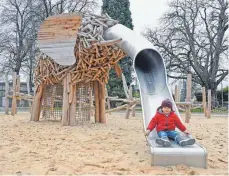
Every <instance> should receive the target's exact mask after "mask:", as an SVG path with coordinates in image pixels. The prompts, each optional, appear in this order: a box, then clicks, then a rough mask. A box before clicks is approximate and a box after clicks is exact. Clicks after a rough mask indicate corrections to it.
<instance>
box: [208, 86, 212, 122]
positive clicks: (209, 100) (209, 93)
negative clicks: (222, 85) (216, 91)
mask: <svg viewBox="0 0 229 176" xmlns="http://www.w3.org/2000/svg"><path fill="white" fill-rule="evenodd" d="M211 102H212V97H211V89H209V90H208V112H207V118H208V119H210V118H211V106H212V105H211Z"/></svg>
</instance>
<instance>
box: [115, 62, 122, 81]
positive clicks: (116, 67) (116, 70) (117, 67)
mask: <svg viewBox="0 0 229 176" xmlns="http://www.w3.org/2000/svg"><path fill="white" fill-rule="evenodd" d="M114 70H115V72H116V75H117V76H118V77H119V78H120V77H121V75H122V69H121V67H120V66H119V64H118V63H116V64H115V65H114Z"/></svg>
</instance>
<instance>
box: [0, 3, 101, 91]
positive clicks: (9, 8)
mask: <svg viewBox="0 0 229 176" xmlns="http://www.w3.org/2000/svg"><path fill="white" fill-rule="evenodd" d="M97 5H98V4H97V1H96V0H5V1H2V2H0V14H1V19H0V24H1V29H0V72H2V73H3V72H12V71H15V72H17V74H19V72H20V71H23V72H24V73H26V74H29V75H30V87H32V75H33V68H34V63H35V55H36V54H37V53H38V52H39V49H38V48H37V45H36V36H37V31H38V29H39V25H40V24H41V23H42V21H43V20H44V19H45V18H47V17H49V16H51V15H55V14H60V13H68V12H69V13H71V12H75V11H79V12H92V11H93V10H94V9H95V8H96V7H97Z"/></svg>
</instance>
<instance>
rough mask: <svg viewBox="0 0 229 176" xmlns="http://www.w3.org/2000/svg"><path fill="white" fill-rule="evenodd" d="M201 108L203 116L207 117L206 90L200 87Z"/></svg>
mask: <svg viewBox="0 0 229 176" xmlns="http://www.w3.org/2000/svg"><path fill="white" fill-rule="evenodd" d="M202 107H203V110H204V116H205V117H207V103H206V89H205V87H202Z"/></svg>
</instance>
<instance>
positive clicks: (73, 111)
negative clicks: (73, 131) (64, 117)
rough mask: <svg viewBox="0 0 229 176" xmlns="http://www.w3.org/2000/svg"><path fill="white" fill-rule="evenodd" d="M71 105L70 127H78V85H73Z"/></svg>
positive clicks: (70, 95)
mask: <svg viewBox="0 0 229 176" xmlns="http://www.w3.org/2000/svg"><path fill="white" fill-rule="evenodd" d="M69 103H70V113H69V114H70V117H69V120H70V122H69V124H70V126H76V85H75V84H74V85H72V84H71V91H70V94H69Z"/></svg>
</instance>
